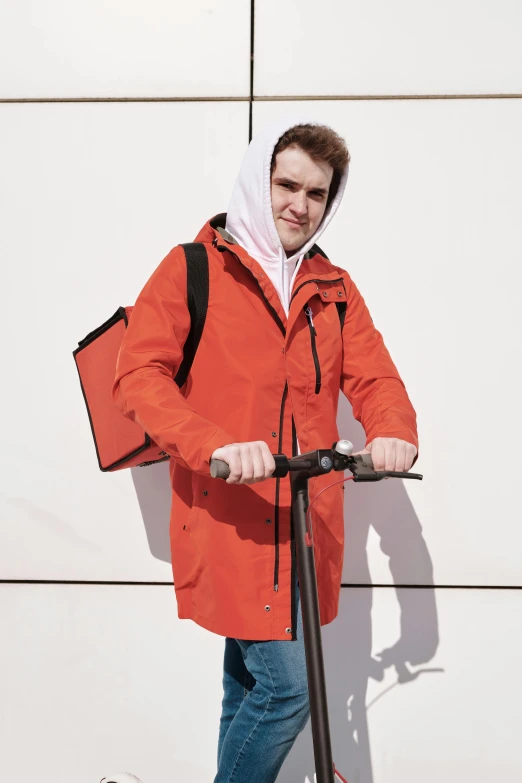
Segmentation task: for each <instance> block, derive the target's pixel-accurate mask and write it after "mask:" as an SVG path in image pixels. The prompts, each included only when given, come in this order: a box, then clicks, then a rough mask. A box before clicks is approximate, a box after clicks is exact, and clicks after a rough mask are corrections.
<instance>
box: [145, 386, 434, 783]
mask: <svg viewBox="0 0 522 783" xmlns="http://www.w3.org/2000/svg"><path fill="white" fill-rule="evenodd" d="M337 424H338V430H339V434H340V437H341V438H346V439H348V440H351V441H352V443H353V444H354V446H355V448H354V451H360V450H361V449H362V448H364V442H365V441H364V431H363V429H362V427H361V426H360V425H359V424H358V422H356V421H355V420H354V418H353V416H352V411H351V406H350V404H349V403H348V401H347V400H346V398H345V397H344V395H342V394H340V396H339V411H338V416H337ZM413 470H414V471H415V472H422V471H421V470H419V469H418V467H417V465H416V466H415V467H414V469H413ZM346 475H347V476H348V475H349V473H348V472H347V473H346ZM132 477H133V481H134V485H135V488H136V494H137V497H138V502H139V504H140V509H141V513H142V516H143V521H144V524H145V530H146V534H147V539H148V543H149V547H150V551H151V554H152V555H153V556H154V557H156V558H158V559H160V560H163V561H165V562H168V563H170V559H171V555H170V539H169V517H170V504H171V487H170V480H169V465H168V463H167V462H165V463H160V464H158V465H153V466H149V467H147V468H133V469H132ZM345 486H346V492H345V532H346V536H345V538H346V543H345V556H344V571H343V583H342V584H343V587H342V588H341V598H340V603H339V615H338V617H337V618H336V619H335V620H334V621H333V623H330V624H329V625H327V626H324V628H323V630H322V637H323V653H324V664H325V672H326V680H327V688H328V708H329V716H330V731H331V737H332V749H333V757H334V760H335V764H336V766H337V769H338V770H339V771H340V772H341V774H342V775H343V776H344V777H345V778H347V780H348V783H374V777H373V771H372V758H371V745H370V737H369V731H368V720H367V713H368V710H369V709H370V708H372V707H373V705H374V704H376V703H377V702H378V701H379V700H380V699H381V698H386V695H387V693H388V692H389V691H390V690H391V689H392V688H396V687H400V686H401V685H403V684H405V683H410V682H413V681H414V680H416V679H417V678H418V677H419V676H423V675H425V674H428V673H437V672H442V671H443V670H442V669H440V668H427V667H426V666H422V665H423V664H426V663H427V662H429V661H430V660H431V659H432V658H433V656H434V655H435V652H436V650H437V647H438V643H439V632H438V622H437V609H436V603H435V590H434V589H432V588H431V586H433V584H434V581H433V565H432V562H431V558H430V555H429V552H428V549H427V546H426V542H425V541H424V538H423V535H422V528H421V525H420V522H419V520H418V518H417V516H416V514H415V511H414V509H413V507H412V505H411V502H410V500H409V498H408V495H407V492H406V489H405V486H404V484H403V482H402V481H400V480H398V479H389V480H387V481H381V482H379V483H377V484H357V485H354V483H353V482H352V481H349V482H347V483H346V485H345ZM310 499H311V500H312V498H310ZM370 527H372V528H373V529H374V530H375V531H376V532H377V534H378V535H379V537H380V542H381V550H382V552H383V554H384V555H385V556H387V557H388V558H389V568H390V571H391V574H392V577H393V582H394V585H396V586H397V585H423V586H424V587H421V588H418V589H415V588H409V587H396V588H393V587H379V588H372V587H371V584H372V580H371V576H370V570H369V564H368V556H367V552H366V548H367V542H368V535H369V532H370ZM373 589H378V590H394V592H395V595H396V599H397V601H398V604H399V608H400V616H401V619H400V635H399V638H398V639H397V640H396V641H394V643H392V644H391V645H390V646H389V647H387V648H386V649H384V650H382V651H380V652H378V653H376V654H374V655H373V656H372V598H373V596H372V593H373ZM413 667H415V668H413ZM419 667H420V668H419ZM389 668H390V669H394V670H395V674H396V679H395V682H394V683H393V685H392V686H388V687H383V690H382V692H381V693H380V694H379V695H377V696H376V697H375V698H374V699H373V700H372V701H370V702H369V703H367V698H366V692H367V688H368V681H369V679H370V678H372V679H373V680H376V681H381V680H383V679H384V676H385V672H386V670H387V669H389ZM314 768H315V765H314V754H313V744H312V733H311V725H310V721H309V722H308V725H307V726H306V728H305V729H304V731H303V732H302V733H301V734H300V735H299V736H298V738H297V740H296V742H295V744H294V747H293V748H292V751H291V752H290V754H289V756H288V758H287V759H286V761H285V763H284V765H283V767H282V769H281V772H280V774H279V776H278V783H304V782H305V781H306V780H307V779H308V781H310V783H312V781H313V780H314Z"/></svg>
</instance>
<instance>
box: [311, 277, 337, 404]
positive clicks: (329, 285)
mask: <svg viewBox="0 0 522 783" xmlns="http://www.w3.org/2000/svg"><path fill="white" fill-rule="evenodd" d="M333 303H335V307H333ZM328 305H330V306H329V307H328ZM303 309H304V313H305V315H306V319H307V321H308V328H309V331H310V349H311V352H312V358H313V362H314V368H315V394H319V392H320V391H321V383H322V369H321V359H320V356H319V347H318V343H319V340H318V331H317V330H318V328H319V329H328V330H329V331H331V330H332V327H333V329H334V330H335V331H336V332H337V334H340V333H341V330H342V326H343V324H344V315H345V311H346V290H345V288H344V285H343V283H342V280H335V281H332V282H324V281H317V284H316V291H315V292H314V294H313V295H312V296H311V297H310V299H309V301H308V302H307V303H306V304H305V306H304V308H303ZM335 311H337V312H335ZM314 316H315V317H316V318H315V320H314ZM332 319H334V324H333V325H332ZM318 321H319V326H318V323H317V322H318ZM330 343H331V340H323V341H322V345H325V346H327V345H329V344H330Z"/></svg>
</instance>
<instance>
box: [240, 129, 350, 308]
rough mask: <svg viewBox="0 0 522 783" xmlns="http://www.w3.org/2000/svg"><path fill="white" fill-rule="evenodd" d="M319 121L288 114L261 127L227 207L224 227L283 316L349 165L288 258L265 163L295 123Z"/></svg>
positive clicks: (342, 186) (332, 210)
mask: <svg viewBox="0 0 522 783" xmlns="http://www.w3.org/2000/svg"><path fill="white" fill-rule="evenodd" d="M304 124H307V125H320V124H323V123H319V122H317V121H316V120H310V119H308V118H306V119H304V118H302V117H299V118H296V117H291V118H290V117H289V118H286V119H283V120H278V121H277V122H275V123H273V124H272V125H269V126H267V127H265V128H264V129H263V130H262V131H261V132H260V133H258V134H257V135H256V136H255V137H254V138H253V139H252V141H251V142H250V144H249V146H248V148H247V151H246V153H245V156H244V158H243V162H242V164H241V169H240V171H239V176H238V178H237V180H236V184H235V186H234V190H233V191H232V197H231V199H230V203H229V206H228V210H227V223H226V230H227V231H228V233H229V234H231V235H232V237H233V238H234V239H235V240H236V242H237V243H238V244H239V245H241V247H243V248H244V249H245V250H246V251H247V253H248V254H249V256H251V257H252V258H255V260H256V261H258V262H259V264H260V265H261V266H262V267H263V270H264V271H265V273H266V274H267V275H268V277H269V278H270V280H271V281H272V283H273V285H274V288H275V289H276V291H277V293H278V294H279V297H280V299H281V302H282V305H283V308H284V311H285V313H286V315H287V316H288V311H289V303H290V295H291V291H292V286H293V283H294V280H295V277H296V275H297V272H298V270H299V267H300V265H301V262H302V260H303V257H304V255H305V254H306V252H307V251H308V250H310V248H311V247H312V245H314V244H315V243H316V242H317V240H318V239H319V237H320V236H321V234H322V233H323V231H324V230H325V228H326V227H327V225H328V224H329V222H330V221H331V219H332V218H333V216H334V215H335V213H336V212H337V208H338V207H339V204H340V203H341V200H342V197H343V194H344V190H345V187H346V181H347V179H348V167H346V169H345V171H344V172H343V175H342V177H341V181H340V183H339V187H338V189H337V193H336V195H335V198H334V199H333V201H332V203H331V204H330V205H329V207H328V209H327V210H326V212H325V214H324V216H323V219H322V221H321V223H320V224H319V226H318V228H317V231H316V232H315V234H314V235H313V236H312V237H310V239H309V240H308V241H307V242H306V244H304V245H303V247H301V248H299V250H297V251H296V252H295V253H294V254H293V255H292V256H290V257H289V258H288V257H287V255H286V253H285V251H284V248H283V246H282V244H281V240H280V239H279V235H278V233H277V229H276V226H275V222H274V217H273V214H272V198H271V183H270V166H271V163H272V155H273V152H274V147H275V146H276V144H277V142H278V141H279V139H280V138H281V136H282V135H283V134H284V133H286V131H287V130H289V129H290V128H293V127H294V126H295V125H304Z"/></svg>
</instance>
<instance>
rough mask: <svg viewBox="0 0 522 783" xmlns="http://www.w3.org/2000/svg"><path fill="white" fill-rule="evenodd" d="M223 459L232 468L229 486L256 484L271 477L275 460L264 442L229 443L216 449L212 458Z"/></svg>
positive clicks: (228, 480) (228, 479) (228, 481)
mask: <svg viewBox="0 0 522 783" xmlns="http://www.w3.org/2000/svg"><path fill="white" fill-rule="evenodd" d="M213 459H222V460H223V461H224V462H226V463H227V464H228V465H229V466H230V476H229V477H228V478H227V484H256V483H257V482H258V481H265V479H268V478H270V477H271V475H272V473H273V472H274V470H275V467H276V465H275V460H274V457H273V455H272V453H271V451H270V449H269V448H268V444H267V443H265V441H263V440H255V441H248V442H246V443H229V444H228V445H227V446H221V447H220V448H219V449H216V450H215V451H214V452H213V454H212V457H211V460H213Z"/></svg>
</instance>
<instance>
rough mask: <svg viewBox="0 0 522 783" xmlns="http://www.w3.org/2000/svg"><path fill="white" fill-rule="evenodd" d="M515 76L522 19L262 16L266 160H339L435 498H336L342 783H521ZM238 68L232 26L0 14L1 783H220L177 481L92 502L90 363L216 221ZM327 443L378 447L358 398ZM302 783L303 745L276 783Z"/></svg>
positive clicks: (133, 484) (330, 669) (235, 112)
mask: <svg viewBox="0 0 522 783" xmlns="http://www.w3.org/2000/svg"><path fill="white" fill-rule="evenodd" d="M521 48H522V10H521V7H520V5H519V4H518V3H516V2H514V0H496V2H495V3H494V2H493V0H480V2H473V3H471V2H470V0H454V1H453V2H451V3H449V2H442V3H438V4H418V3H413V2H411V0H394V2H392V3H385V2H384V0H375V2H372V3H366V4H361V3H354V2H347V3H344V4H339V3H335V2H333V0H325V1H324V2H323V3H321V4H320V7H319V6H318V5H317V3H311V2H309V0H303V1H302V2H300V3H297V2H295V0H278V2H277V3H275V2H274V0H266V1H265V0H263V2H261V0H258V2H257V3H256V17H255V60H254V65H255V68H254V77H255V78H254V95H256V96H258V97H259V98H262V100H258V101H254V106H253V128H254V132H255V131H256V130H257V129H258V128H260V127H261V126H262V125H263V124H264V123H265V122H266V121H268V120H269V119H271V118H272V117H274V116H276V115H278V114H281V113H284V114H287V113H288V112H289V111H293V110H295V111H302V110H305V111H306V113H307V114H309V115H312V116H316V117H317V118H321V119H322V120H323V121H324V122H326V123H331V124H332V125H333V126H334V127H335V128H336V129H337V130H338V131H339V132H341V133H342V134H343V135H344V136H345V138H346V139H347V141H348V144H349V148H350V152H351V155H352V164H351V170H350V179H349V184H348V189H347V193H346V198H345V201H344V203H343V205H342V207H341V210H340V212H339V215H338V216H337V217H336V219H335V221H334V223H333V224H332V226H331V228H330V229H329V230H328V233H327V234H326V235H325V237H324V238H323V241H322V242H321V246H322V247H323V248H324V249H325V250H326V252H327V253H328V255H329V256H330V257H331V258H332V260H333V261H334V263H337V264H340V265H342V266H344V267H345V268H346V269H347V270H348V271H349V272H350V274H351V275H352V276H353V278H354V279H355V281H356V283H357V285H358V286H359V288H360V289H361V291H362V293H363V296H364V298H365V299H366V301H367V303H368V306H369V308H370V312H371V313H372V317H373V319H374V321H375V323H376V326H377V328H379V329H380V330H381V331H382V333H383V335H384V338H385V341H386V344H387V345H388V348H389V349H390V352H391V354H392V357H393V358H394V360H395V362H396V364H397V366H398V368H399V371H400V372H401V375H402V377H403V379H404V381H405V383H406V386H407V389H408V392H409V394H410V396H411V398H412V401H413V403H414V406H415V408H416V410H417V413H418V418H419V432H420V457H419V461H418V463H417V465H416V468H415V469H416V470H417V469H418V471H419V472H421V473H423V474H424V476H425V477H424V480H423V481H422V482H410V483H408V482H407V481H405V482H398V481H388V482H383V483H382V485H381V484H379V485H375V486H364V485H357V486H356V485H353V484H352V483H348V485H347V491H346V516H345V519H346V533H347V546H346V554H345V572H344V576H343V582H344V583H345V584H354V585H357V586H355V587H344V588H343V589H342V596H341V610H340V614H339V617H338V618H337V620H336V621H335V622H334V623H333V624H332V625H331V626H328V627H327V628H325V629H324V634H323V638H324V649H325V657H326V663H327V676H328V685H329V698H330V711H331V717H332V738H333V744H334V757H335V760H336V762H337V765H338V767H339V769H340V770H341V771H342V772H343V774H345V775H346V776H347V777H348V779H349V781H350V783H354V781H357V783H418V781H419V780H422V781H423V783H432V781H433V783H434V782H435V780H437V781H439V780H441V779H444V780H445V781H447V783H468V781H469V783H471V782H472V781H473V783H485V782H486V780H487V781H489V780H491V779H493V778H495V779H500V780H502V783H515V782H516V783H518V781H520V779H521V776H522V752H521V750H520V743H519V742H518V735H519V734H520V732H521V731H522V711H521V707H520V704H521V700H522V687H521V684H520V683H521V681H520V676H519V674H518V665H517V664H518V652H517V651H518V647H519V643H520V635H521V623H520V619H519V618H520V615H521V611H522V603H521V601H522V593H521V592H520V589H519V588H520V586H521V584H522V574H521V570H522V569H521V565H520V563H521V558H520V554H519V548H520V544H521V543H522V541H521V536H520V532H519V525H520V519H521V513H520V511H519V503H518V493H517V480H516V473H515V471H516V469H517V457H518V443H519V442H520V439H521V436H522V423H521V417H520V415H518V390H519V380H520V372H519V355H520V348H519V344H520V331H521V330H520V326H519V317H518V313H519V307H518V304H519V300H520V296H519V293H518V292H519V287H520V283H521V279H520V271H519V270H520V262H521V261H522V236H521V233H520V213H521V209H522V185H521V183H522V152H521V146H520V138H522V60H521V58H520V51H521ZM249 53H250V4H249V3H240V2H239V1H238V0H231V1H230V2H228V3H226V4H223V3H222V4H219V3H216V2H215V0H209V2H207V3H200V2H193V3H190V4H181V3H175V4H172V3H171V4H169V3H166V2H162V1H161V0H157V1H156V2H153V3H152V4H151V3H149V4H148V5H147V8H146V10H145V7H144V6H143V5H142V4H137V3H129V2H126V3H123V2H112V3H110V4H109V3H100V2H98V3H92V2H91V3H82V4H78V3H75V4H73V5H71V4H69V5H67V4H63V3H58V2H57V1H56V0H43V2H41V3H39V4H34V3H29V2H20V3H18V4H15V5H13V4H12V3H7V2H6V0H4V2H3V3H2V4H0V99H1V100H2V102H0V172H1V176H0V214H1V215H2V229H1V231H0V258H1V261H2V271H3V277H2V279H3V282H4V285H3V289H2V290H3V293H4V296H3V300H2V308H1V311H0V319H1V323H0V333H1V334H2V335H3V339H2V348H1V350H2V358H3V367H4V372H3V374H2V379H3V383H2V410H3V413H4V416H3V421H2V429H3V443H2V450H1V455H0V459H1V471H0V476H1V478H0V523H1V546H0V580H4V582H5V583H3V584H0V623H1V628H2V631H3V633H2V644H1V645H0V671H1V672H3V675H2V677H1V679H0V694H1V698H2V707H3V721H2V724H1V729H0V732H1V733H0V742H1V745H2V765H1V766H2V771H3V772H4V773H5V775H6V777H8V778H9V780H10V783H27V781H29V780H32V779H34V778H35V777H38V780H39V781H41V783H51V781H52V783H66V782H67V783H70V781H71V780H72V779H74V781H75V783H95V782H96V781H98V780H99V779H100V778H101V777H102V776H103V775H105V774H107V773H108V772H111V771H115V770H118V769H128V770H129V771H132V772H134V773H135V774H138V775H139V776H140V777H142V779H143V780H144V783H160V781H164V780H198V781H202V783H211V781H212V780H213V777H214V774H215V752H216V747H217V724H218V720H219V712H220V699H221V665H222V650H223V639H222V638H221V637H217V636H215V635H212V634H209V633H208V632H206V631H203V629H200V628H198V627H197V626H196V625H194V624H193V623H190V622H188V621H179V620H178V619H177V612H176V604H175V597H174V590H173V587H172V584H171V583H172V572H171V566H170V550H169V540H168V510H169V486H168V474H167V469H166V466H165V465H158V466H156V467H153V468H147V469H136V470H133V471H132V472H131V471H121V472H119V473H115V474H102V473H100V472H99V470H98V467H97V462H96V458H95V453H94V448H93V444H92V439H91V435H90V428H89V426H88V421H87V415H86V411H85V407H84V403H83V399H82V396H81V393H80V388H79V383H78V377H77V373H76V369H75V366H74V362H73V359H72V350H73V349H74V347H75V345H76V343H77V341H78V340H79V339H80V338H81V337H83V336H84V335H85V334H86V333H87V332H88V331H90V330H91V329H92V328H94V327H95V326H97V325H99V323H101V322H102V321H103V320H105V319H106V318H107V317H108V316H109V315H110V314H112V312H114V310H115V309H116V308H117V307H118V306H119V305H122V304H123V305H126V304H132V303H133V301H134V299H135V298H136V295H137V293H138V292H139V290H140V289H141V287H142V285H143V284H144V282H145V280H146V279H147V278H148V276H149V275H150V273H151V272H152V271H153V269H154V268H155V267H156V266H157V264H158V263H159V261H160V260H161V258H163V256H164V255H165V254H166V253H167V252H168V250H169V249H170V248H171V247H172V246H174V245H175V244H177V243H179V242H184V241H190V240H191V239H192V238H193V237H194V235H195V233H196V232H197V230H198V229H199V228H200V226H201V225H202V224H203V223H204V222H205V220H207V219H208V217H209V216H210V215H212V214H215V213H216V212H219V211H223V210H225V209H226V205H227V201H228V197H229V194H230V190H231V187H232V185H233V182H234V178H235V175H236V172H237V169H238V166H239V163H240V160H241V156H242V154H243V152H244V149H245V147H246V144H247V141H248V126H249V77H250V63H249ZM509 94H516V95H518V96H519V97H517V98H509V97H500V96H507V95H509ZM491 95H495V96H497V97H496V98H490V97H485V96H491ZM332 96H335V100H333V99H332ZM421 96H423V97H421ZM434 96H439V97H438V98H435V99H434ZM441 96H450V97H446V98H442V97H441ZM452 96H453V97H452ZM456 96H460V97H456ZM463 96H472V97H467V98H466V97H463ZM111 98H113V99H114V98H117V99H120V100H118V101H116V102H115V101H111V100H110V99H111ZM139 98H141V99H144V100H141V101H140V100H136V99H139ZM154 98H163V99H165V98H168V99H169V100H163V101H155V100H151V99H154ZM295 98H298V99H299V100H297V101H296V100H293V99H295ZM404 98H408V99H407V100H405V99H404ZM96 99H100V100H96ZM127 99H128V100H127ZM147 99H148V100H147ZM170 99H171V100H170ZM195 99H196V100H195ZM205 99H206V100H205ZM317 99H318V100H317ZM338 422H339V428H340V432H341V433H342V435H343V436H345V437H349V438H350V439H352V440H353V441H354V442H355V443H356V445H357V446H362V445H363V439H364V433H363V432H362V429H361V427H360V426H359V425H358V424H357V423H356V422H354V421H353V419H352V417H351V411H350V406H349V404H348V402H347V401H346V400H344V398H343V399H341V401H340V409H339V417H338ZM38 580H40V581H41V580H45V581H49V582H50V584H41V583H39V581H38ZM64 581H67V582H69V581H70V582H74V583H75V584H63V582H64ZM78 582H88V583H89V584H77V583H78ZM92 582H94V583H96V582H99V583H103V584H91V583H92ZM107 582H108V583H111V582H114V583H118V582H131V583H140V582H156V583H162V584H156V585H151V584H148V585H144V584H106V583H107ZM372 584H373V585H379V587H373V588H372V587H371V585H372ZM395 585H403V586H405V587H402V588H399V589H396V588H395ZM408 585H409V586H408ZM499 587H502V588H505V589H495V588H499ZM381 653H382V655H381ZM28 739H29V747H28ZM29 748H30V752H28V750H29ZM306 779H308V780H309V781H311V780H312V779H313V756H312V746H311V734H310V728H309V727H308V729H307V730H305V732H303V734H302V735H301V736H300V737H299V739H298V741H297V743H296V746H295V747H294V749H293V750H292V752H291V754H290V756H289V757H288V759H287V761H286V762H285V765H284V767H283V770H282V772H281V775H280V780H281V781H282V782H283V783H291V782H292V783H294V781H299V782H300V783H305V781H306Z"/></svg>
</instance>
